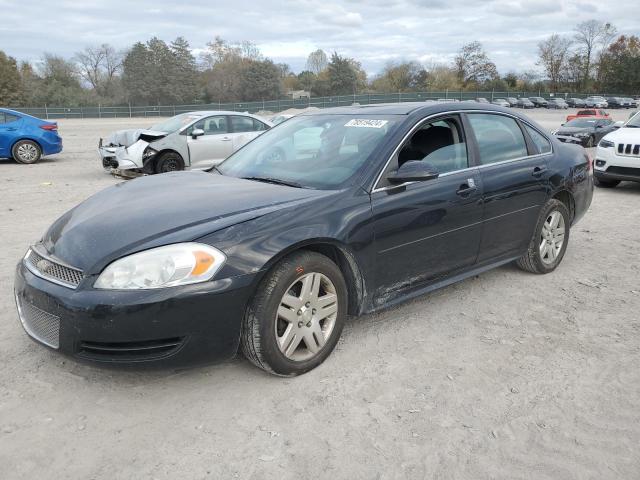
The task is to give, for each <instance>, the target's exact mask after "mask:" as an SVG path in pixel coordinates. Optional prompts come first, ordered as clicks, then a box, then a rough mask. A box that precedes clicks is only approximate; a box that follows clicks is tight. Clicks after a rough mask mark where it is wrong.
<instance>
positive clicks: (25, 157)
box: [16, 143, 38, 163]
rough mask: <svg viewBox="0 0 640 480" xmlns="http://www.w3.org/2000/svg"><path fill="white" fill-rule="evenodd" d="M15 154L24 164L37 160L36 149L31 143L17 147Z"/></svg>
mask: <svg viewBox="0 0 640 480" xmlns="http://www.w3.org/2000/svg"><path fill="white" fill-rule="evenodd" d="M16 153H17V155H18V157H19V159H20V160H21V161H23V162H25V163H29V162H33V161H34V160H35V159H36V158H38V149H37V148H36V146H35V145H33V144H32V143H23V144H22V145H20V146H18V148H17V150H16Z"/></svg>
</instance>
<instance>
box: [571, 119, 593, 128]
mask: <svg viewBox="0 0 640 480" xmlns="http://www.w3.org/2000/svg"><path fill="white" fill-rule="evenodd" d="M596 121H597V120H595V119H593V120H589V119H587V118H576V119H575V120H571V121H570V122H567V123H565V124H564V126H565V127H572V128H573V127H578V128H589V127H594V126H595V125H596Z"/></svg>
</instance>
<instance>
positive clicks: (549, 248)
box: [516, 199, 571, 274]
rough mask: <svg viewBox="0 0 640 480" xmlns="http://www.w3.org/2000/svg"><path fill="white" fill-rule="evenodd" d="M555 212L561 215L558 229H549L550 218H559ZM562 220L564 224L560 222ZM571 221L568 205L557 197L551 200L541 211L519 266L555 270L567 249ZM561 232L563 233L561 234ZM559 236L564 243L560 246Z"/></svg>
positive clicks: (540, 271) (536, 269)
mask: <svg viewBox="0 0 640 480" xmlns="http://www.w3.org/2000/svg"><path fill="white" fill-rule="evenodd" d="M555 214H558V215H560V217H561V220H558V227H557V229H555V230H551V231H549V229H548V227H549V220H550V219H552V222H553V219H556V218H558V217H557V216H556V215H555ZM560 222H562V225H560V224H559V223H560ZM570 222H571V218H570V215H569V210H568V209H567V207H566V205H565V204H564V203H562V202H560V201H559V200H556V199H551V200H549V201H548V202H547V204H546V205H545V206H544V208H543V209H542V211H541V212H540V217H539V218H538V223H537V224H536V229H535V231H534V233H533V238H532V239H531V242H530V243H529V247H528V248H527V251H526V253H525V254H524V255H522V257H520V258H519V259H518V260H517V262H516V263H517V265H518V267H520V268H521V269H522V270H525V271H527V272H531V273H538V274H544V273H550V272H553V271H554V270H555V269H556V267H557V266H558V265H560V262H561V261H562V258H563V257H564V253H565V251H566V250H567V244H568V243H569V230H570ZM552 224H553V223H552ZM543 228H544V232H543ZM561 232H562V235H560V233H561ZM559 238H561V241H562V244H561V245H560V246H559V248H558V239H559ZM545 242H546V243H545ZM543 246H544V247H546V250H544V252H545V254H544V255H543V253H542V252H543Z"/></svg>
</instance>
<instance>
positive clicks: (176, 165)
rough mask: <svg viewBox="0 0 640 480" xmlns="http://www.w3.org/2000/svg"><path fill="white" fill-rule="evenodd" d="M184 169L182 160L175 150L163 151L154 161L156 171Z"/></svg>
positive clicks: (165, 171)
mask: <svg viewBox="0 0 640 480" xmlns="http://www.w3.org/2000/svg"><path fill="white" fill-rule="evenodd" d="M179 170H184V160H182V157H181V156H180V154H178V153H176V152H165V153H162V154H160V156H159V157H158V160H157V161H156V173H167V172H177V171H179Z"/></svg>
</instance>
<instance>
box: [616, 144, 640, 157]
mask: <svg viewBox="0 0 640 480" xmlns="http://www.w3.org/2000/svg"><path fill="white" fill-rule="evenodd" d="M618 155H627V156H630V157H638V156H640V144H638V145H635V144H633V143H619V144H618Z"/></svg>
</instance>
